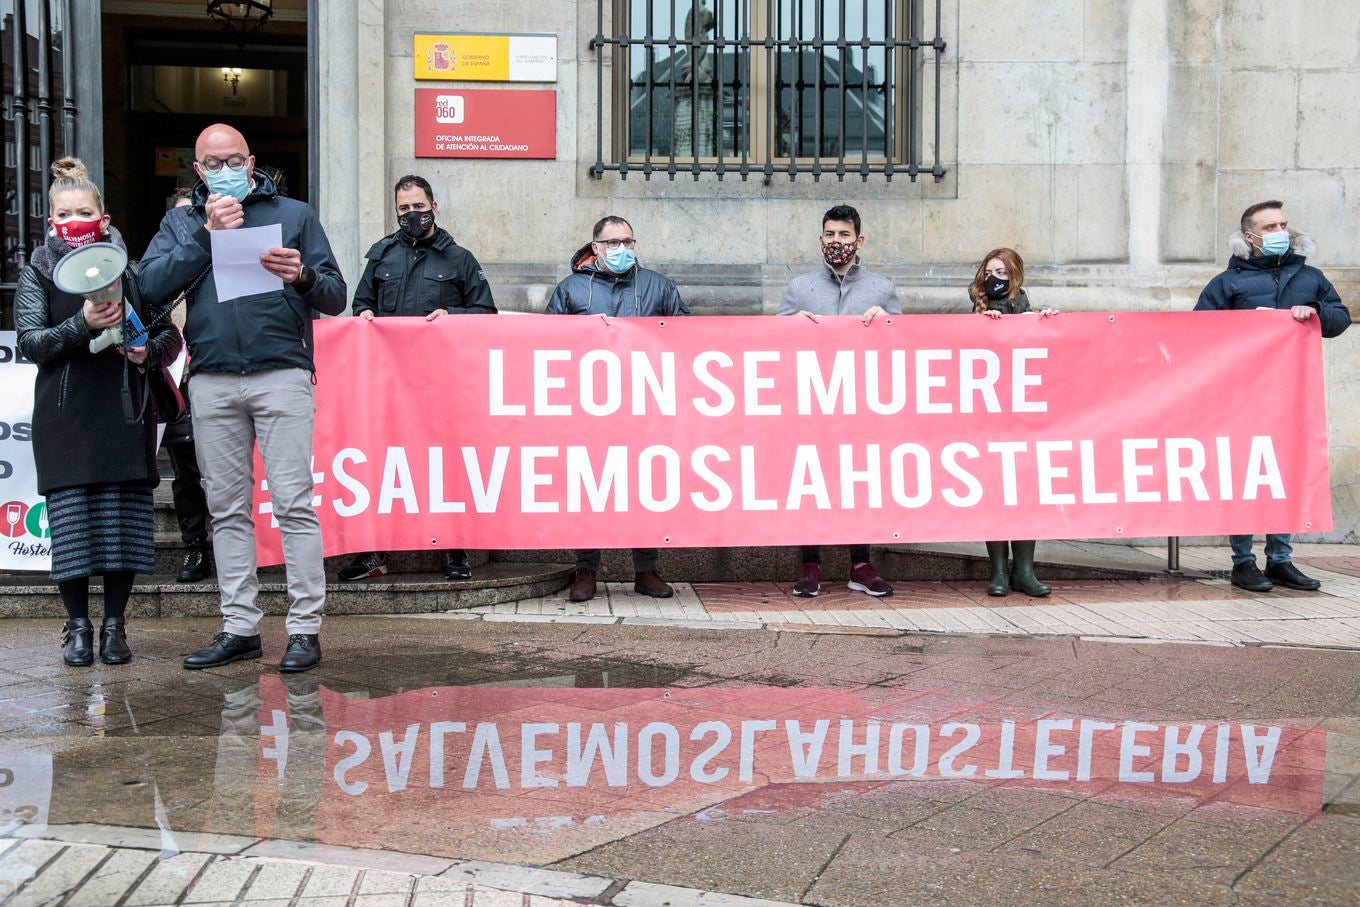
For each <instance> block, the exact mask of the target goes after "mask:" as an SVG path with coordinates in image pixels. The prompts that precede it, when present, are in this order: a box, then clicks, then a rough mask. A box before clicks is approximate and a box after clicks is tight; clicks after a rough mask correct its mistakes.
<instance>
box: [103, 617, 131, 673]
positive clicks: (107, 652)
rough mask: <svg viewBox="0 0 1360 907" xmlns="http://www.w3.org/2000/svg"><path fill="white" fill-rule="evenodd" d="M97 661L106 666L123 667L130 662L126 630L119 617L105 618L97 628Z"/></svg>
mask: <svg viewBox="0 0 1360 907" xmlns="http://www.w3.org/2000/svg"><path fill="white" fill-rule="evenodd" d="M99 660H100V661H102V662H104V664H106V665H125V664H127V663H128V662H129V661H132V649H130V648H128V644H127V628H126V627H124V626H123V619H122V618H121V617H106V618H104V623H103V624H102V625H101V626H100V628H99Z"/></svg>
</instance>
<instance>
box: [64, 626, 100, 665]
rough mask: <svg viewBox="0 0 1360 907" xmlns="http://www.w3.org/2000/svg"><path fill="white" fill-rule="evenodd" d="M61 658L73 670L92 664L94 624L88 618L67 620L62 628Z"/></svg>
mask: <svg viewBox="0 0 1360 907" xmlns="http://www.w3.org/2000/svg"><path fill="white" fill-rule="evenodd" d="M61 642H62V647H63V648H62V650H61V658H62V660H63V661H65V662H66V663H67V664H68V665H70V666H71V667H73V668H87V667H89V666H90V665H92V664H94V624H92V623H90V619H89V618H88V617H77V618H76V619H75V620H68V621H67V622H66V626H65V627H63V628H62V634H61Z"/></svg>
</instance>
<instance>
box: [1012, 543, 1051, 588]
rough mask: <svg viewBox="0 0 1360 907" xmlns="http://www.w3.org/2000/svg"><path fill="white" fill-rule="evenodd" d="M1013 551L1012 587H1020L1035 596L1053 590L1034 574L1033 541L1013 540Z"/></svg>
mask: <svg viewBox="0 0 1360 907" xmlns="http://www.w3.org/2000/svg"><path fill="white" fill-rule="evenodd" d="M1011 553H1012V554H1013V555H1015V567H1014V569H1012V570H1011V588H1012V589H1019V590H1020V591H1021V592H1023V593H1025V594H1026V595H1033V596H1034V597H1035V598H1042V597H1043V596H1045V595H1047V594H1048V593H1050V592H1052V591H1053V590H1052V589H1051V588H1050V587H1048V586H1046V585H1044V584H1043V583H1041V582H1039V579H1038V577H1036V576H1035V575H1034V543H1033V542H1011Z"/></svg>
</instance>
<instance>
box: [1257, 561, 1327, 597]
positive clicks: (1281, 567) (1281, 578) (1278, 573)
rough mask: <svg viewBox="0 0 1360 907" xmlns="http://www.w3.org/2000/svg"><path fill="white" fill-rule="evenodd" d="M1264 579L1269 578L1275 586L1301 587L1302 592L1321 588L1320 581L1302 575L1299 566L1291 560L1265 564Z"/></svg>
mask: <svg viewBox="0 0 1360 907" xmlns="http://www.w3.org/2000/svg"><path fill="white" fill-rule="evenodd" d="M1266 579H1269V580H1271V581H1272V582H1274V583H1275V585H1277V586H1284V587H1285V588H1286V589H1302V590H1303V591H1304V592H1315V591H1317V590H1318V589H1321V588H1322V583H1320V582H1318V581H1317V580H1315V579H1313V578H1312V577H1311V576H1304V575H1303V573H1301V572H1300V571H1299V568H1298V567H1295V566H1294V562H1293V561H1285V562H1284V563H1282V564H1266Z"/></svg>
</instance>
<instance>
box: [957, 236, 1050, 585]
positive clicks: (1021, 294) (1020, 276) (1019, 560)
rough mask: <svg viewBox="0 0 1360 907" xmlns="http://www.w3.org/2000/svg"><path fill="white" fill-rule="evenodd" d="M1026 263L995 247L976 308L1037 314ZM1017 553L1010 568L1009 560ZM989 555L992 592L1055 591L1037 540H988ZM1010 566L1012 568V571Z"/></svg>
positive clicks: (977, 281) (973, 296)
mask: <svg viewBox="0 0 1360 907" xmlns="http://www.w3.org/2000/svg"><path fill="white" fill-rule="evenodd" d="M1024 282H1025V263H1024V261H1022V260H1021V258H1020V256H1019V254H1018V253H1016V251H1015V250H1014V249H993V250H992V251H990V252H988V253H987V254H986V255H984V256H983V258H982V263H981V264H979V265H978V269H977V274H975V275H974V276H973V282H972V283H971V284H969V285H968V298H969V300H971V301H972V303H973V311H974V312H976V313H977V314H979V315H986V316H987V317H988V318H1000V317H1001V316H1002V315H1033V314H1035V312H1034V310H1033V309H1032V308H1030V304H1029V296H1028V295H1027V294H1026V293H1025V288H1024V286H1023V284H1024ZM1056 314H1058V310H1057V309H1047V308H1046V309H1040V310H1039V312H1038V315H1039V317H1040V318H1047V317H1049V316H1051V315H1056ZM1012 555H1013V556H1014V558H1015V563H1014V566H1013V567H1010V565H1009V564H1008V560H1009V558H1010V557H1011V556H1012ZM987 556H988V558H990V559H991V562H992V581H991V583H989V584H988V586H987V594H988V595H998V596H999V595H1007V594H1009V593H1010V590H1011V589H1012V588H1014V589H1019V590H1020V591H1021V592H1024V593H1026V594H1027V595H1034V596H1044V595H1047V594H1048V593H1049V592H1051V591H1053V590H1052V589H1051V588H1050V587H1049V586H1048V585H1046V584H1044V583H1041V582H1039V579H1038V577H1036V576H1035V575H1034V542H1033V541H1032V540H1031V541H1016V542H988V543H987ZM1008 567H1010V569H1009V570H1008Z"/></svg>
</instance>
